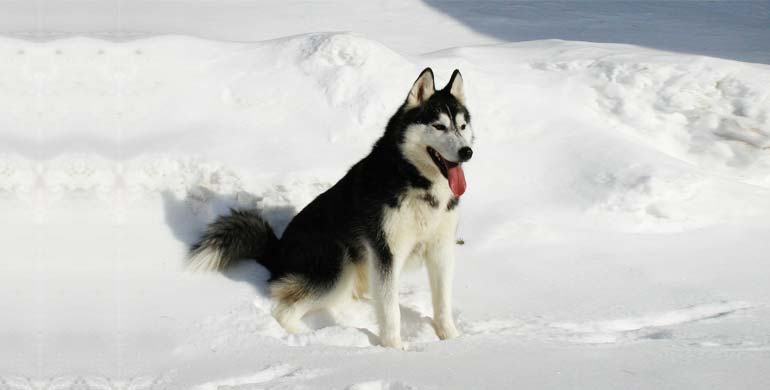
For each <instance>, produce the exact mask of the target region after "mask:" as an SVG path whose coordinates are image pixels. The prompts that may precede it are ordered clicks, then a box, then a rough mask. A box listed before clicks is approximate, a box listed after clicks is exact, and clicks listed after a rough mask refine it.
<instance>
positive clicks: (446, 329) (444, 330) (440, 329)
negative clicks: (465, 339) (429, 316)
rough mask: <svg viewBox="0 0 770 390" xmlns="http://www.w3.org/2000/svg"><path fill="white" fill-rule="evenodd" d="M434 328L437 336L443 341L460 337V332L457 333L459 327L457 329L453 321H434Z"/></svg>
mask: <svg viewBox="0 0 770 390" xmlns="http://www.w3.org/2000/svg"><path fill="white" fill-rule="evenodd" d="M433 327H434V328H435V329H436V336H438V338H439V339H441V340H449V339H453V338H455V337H457V336H459V335H460V332H459V331H457V327H455V324H454V322H452V321H443V322H437V321H433Z"/></svg>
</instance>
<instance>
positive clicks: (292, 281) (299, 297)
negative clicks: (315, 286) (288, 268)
mask: <svg viewBox="0 0 770 390" xmlns="http://www.w3.org/2000/svg"><path fill="white" fill-rule="evenodd" d="M270 295H272V297H273V299H275V300H276V301H278V304H277V305H276V306H275V308H274V309H273V313H272V314H273V317H275V319H276V320H277V321H278V323H279V324H281V326H282V327H283V328H284V329H286V331H287V332H289V333H299V332H301V331H303V330H304V329H305V326H304V325H303V324H302V321H301V320H302V317H303V316H304V315H305V314H306V313H307V312H308V311H310V310H312V309H313V308H314V307H315V306H316V305H315V300H316V299H315V296H314V294H313V292H312V291H311V289H310V288H309V285H308V283H307V282H306V280H305V279H304V278H302V277H300V276H295V275H288V276H285V277H283V278H281V279H279V280H276V281H274V282H272V283H271V284H270Z"/></svg>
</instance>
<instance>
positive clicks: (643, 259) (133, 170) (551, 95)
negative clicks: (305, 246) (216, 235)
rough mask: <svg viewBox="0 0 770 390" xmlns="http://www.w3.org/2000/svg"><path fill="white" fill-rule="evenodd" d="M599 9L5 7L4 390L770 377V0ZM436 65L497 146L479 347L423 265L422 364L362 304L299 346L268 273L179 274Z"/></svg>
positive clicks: (0, 155) (406, 316)
mask: <svg viewBox="0 0 770 390" xmlns="http://www.w3.org/2000/svg"><path fill="white" fill-rule="evenodd" d="M474 4H476V5H474ZM603 4H604V5H602V4H597V3H586V4H584V3H547V4H544V5H542V6H540V5H539V4H537V3H527V4H519V3H516V4H491V3H486V2H485V3H482V4H481V5H479V4H478V3H471V2H468V3H462V2H450V3H433V2H428V3H414V2H401V1H397V2H382V3H368V4H361V3H358V2H355V3H352V2H350V3H348V2H338V4H337V5H338V6H344V7H343V8H337V9H336V10H334V12H332V11H330V10H329V9H327V8H323V7H321V6H320V5H318V4H316V3H311V4H306V3H304V2H293V1H290V2H283V6H282V7H276V6H275V5H274V4H272V5H270V4H268V5H260V6H257V5H252V4H251V3H246V2H235V1H232V2H230V1H228V2H217V3H215V2H207V1H186V2H149V1H143V2H115V3H114V4H113V3H109V2H100V3H92V2H66V3H64V2H62V3H59V2H47V1H43V2H36V3H34V5H35V7H33V9H30V8H29V7H31V5H30V3H25V2H14V1H10V2H3V3H0V10H3V11H6V12H0V20H2V21H4V23H0V25H2V29H3V30H2V31H3V32H5V33H6V35H7V37H5V38H0V58H2V60H1V61H0V107H2V115H0V215H2V216H3V221H4V223H3V224H2V225H0V234H1V236H2V237H3V245H2V249H3V250H2V253H3V255H2V261H0V297H2V298H0V313H2V317H1V319H2V321H0V389H3V390H4V389H14V390H16V389H72V388H76V389H268V388H269V389H283V388H308V389H346V388H347V389H359V390H361V389H363V390H366V389H450V388H451V389H471V388H473V389H476V388H490V389H509V388H536V389H540V388H553V389H563V388H578V389H584V388H591V389H616V388H623V389H669V388H670V389H690V388H698V389H727V388H730V389H732V388H735V389H738V388H741V389H744V388H745V389H765V388H770V309H769V308H768V303H770V284H769V283H768V282H767V281H768V276H767V272H768V271H770V241H768V240H767V237H768V234H770V90H769V89H768V87H767V86H768V85H770V66H768V65H762V64H752V63H748V62H738V61H735V60H736V59H737V60H744V61H751V62H758V63H768V62H770V58H768V57H767V53H768V51H767V49H768V47H767V42H770V27H768V25H767V24H765V25H759V24H758V22H757V20H759V18H761V17H763V16H764V17H765V20H767V15H768V14H767V13H768V9H769V7H768V5H767V4H768V3H738V4H736V3H733V2H724V3H709V4H703V3H674V4H671V3H645V4H644V5H641V4H635V3H631V4H625V6H624V7H621V6H619V5H607V3H603ZM495 6H497V8H496V7H495ZM524 6H526V7H524ZM314 7H319V8H318V9H316V8H314ZM634 7H636V8H634ZM688 7H689V8H688ZM321 8H323V9H321ZM682 8H685V9H686V10H685V11H682ZM341 9H344V11H340V10H341ZM525 9H526V10H527V13H524V12H523V11H522V10H525ZM463 10H464V11H467V12H460V11H463ZM86 11H88V12H86ZM257 11H258V12H257ZM316 11H317V12H316ZM600 11H601V12H600ZM361 12H363V15H364V16H362V17H359V15H362V14H361ZM109 15H113V17H114V20H110V19H109V17H110V16H109ZM169 15H174V18H168V19H166V16H169ZM244 15H250V16H251V15H253V16H254V18H255V19H252V18H249V17H245V16H244ZM314 15H315V16H314ZM465 15H471V16H470V17H469V18H470V20H466V19H464V16H465ZM559 15H567V16H566V17H564V18H562V19H559V17H558V16H559ZM632 15H635V16H634V17H636V18H640V20H642V21H644V22H645V23H649V24H650V26H651V27H654V28H652V29H649V31H647V30H648V29H642V28H639V29H638V30H635V29H634V28H632V29H631V30H630V31H629V30H627V29H626V28H625V27H626V26H628V25H632V26H633V25H634V24H633V23H632V21H633V20H632V19H633V18H632ZM644 15H647V16H648V17H647V18H645V17H644ZM144 16H146V17H144ZM525 16H526V17H525ZM658 16H659V17H658ZM663 16H665V17H663ZM685 16H686V17H685ZM506 18H507V19H506ZM677 18H680V19H677ZM568 20H569V23H566V22H567V21H568ZM597 20H611V21H612V22H611V23H605V24H602V25H604V26H606V28H604V29H601V28H595V29H588V30H587V31H588V32H585V34H588V35H581V34H580V33H578V32H576V31H577V29H579V28H581V27H582V26H585V25H592V26H595V25H596V23H597ZM619 20H620V21H626V22H627V23H621V22H619ZM683 20H686V21H688V23H684V22H683V23H681V24H683V25H684V26H686V27H687V28H688V29H690V31H691V32H697V31H700V32H702V33H703V34H706V32H708V33H710V34H712V35H713V36H714V37H718V38H721V39H714V40H709V42H711V43H712V44H711V45H706V44H705V38H704V39H700V38H699V35H696V36H686V37H682V36H680V35H678V34H677V33H676V32H678V31H679V32H681V30H677V28H685V27H676V26H679V25H680V24H678V23H677V21H683ZM581 21H582V23H581ZM6 22H7V23H6ZM525 22H526V23H525ZM560 22H564V23H560ZM600 24H601V23H600ZM552 26H557V27H556V28H555V30H554V29H553V28H551V27H552ZM508 27H510V28H508ZM340 30H351V31H353V32H352V33H343V32H318V31H340ZM641 30H645V31H641ZM517 31H518V32H521V34H523V35H516V34H515V33H516V32H517ZM554 31H555V32H554ZM86 32H87V33H89V34H88V35H89V36H88V37H74V36H70V35H71V34H70V33H86ZM524 32H531V33H532V35H527V34H524ZM635 32H638V34H636V33H635ZM155 33H176V34H186V35H164V36H155V35H154V34H155ZM551 33H553V34H554V35H549V34H551ZM589 33H590V34H589ZM591 34H594V35H591ZM188 35H195V36H198V38H193V37H190V36H188ZM707 35H708V34H707ZM51 37H58V38H59V39H56V40H46V39H44V38H51ZM105 37H109V38H115V39H119V40H120V42H115V41H106V40H103V39H99V38H105ZM130 37H135V38H137V39H130V40H129V39H128V38H130ZM517 37H520V38H517ZM202 38H208V39H202ZM540 38H560V39H562V40H556V39H540ZM637 38H638V40H634V39H637ZM741 38H742V39H741ZM223 39H224V40H230V41H240V42H224V41H222V40H223ZM527 39H540V40H533V41H525V42H507V43H505V42H506V41H520V40H527ZM579 39H589V40H593V41H600V42H613V41H614V42H624V43H633V44H635V45H627V44H612V43H590V42H577V41H574V40H579ZM247 41H248V42H247ZM736 42H740V45H739V44H737V43H736ZM741 45H743V46H741ZM763 45H764V46H763ZM643 46H644V47H643ZM658 49H667V50H676V51H678V53H677V52H671V51H661V50H658ZM692 53H699V54H710V55H714V56H718V57H723V58H721V59H720V58H713V57H704V56H700V55H696V54H692ZM425 66H431V67H432V68H433V69H434V71H435V72H436V76H437V82H438V84H440V85H441V84H443V83H444V82H445V81H446V80H447V78H448V77H449V75H450V72H451V71H452V70H453V69H455V68H459V69H461V71H462V72H463V76H464V79H465V82H466V88H467V98H468V102H469V106H470V109H471V113H472V115H473V123H474V128H475V132H476V134H477V137H478V140H477V144H476V146H475V147H474V149H475V155H474V159H473V161H471V162H470V163H468V164H467V166H466V169H465V171H466V177H467V180H468V191H467V192H466V194H465V195H464V196H463V201H462V211H461V213H462V221H461V225H460V231H459V232H458V235H459V237H460V238H462V239H463V241H464V242H465V244H464V245H461V246H458V247H457V251H458V265H457V266H458V272H457V277H456V288H455V294H454V296H455V311H456V315H457V317H458V318H457V320H458V325H459V328H460V330H461V332H462V333H463V336H462V337H460V338H458V339H455V340H452V341H446V342H440V341H438V340H437V338H436V336H435V334H434V332H433V330H432V328H431V326H430V317H429V315H430V312H431V310H430V297H429V290H428V287H427V285H426V284H427V283H426V282H425V280H424V279H425V275H424V274H423V273H422V272H417V273H415V274H413V275H412V276H411V277H410V278H409V279H408V280H407V282H406V284H405V285H404V286H403V287H402V291H401V310H402V320H403V334H404V336H405V341H406V342H407V344H408V350H407V351H406V352H402V351H394V350H388V349H384V348H381V347H379V346H377V337H376V331H377V330H376V326H375V321H374V315H373V312H372V308H371V306H370V304H369V303H368V302H366V301H360V302H352V303H351V304H350V305H349V306H348V307H345V308H342V309H341V310H339V311H338V312H334V313H327V312H323V313H314V314H312V315H310V316H308V317H307V318H306V323H307V325H308V326H309V327H310V328H311V329H312V331H310V332H307V333H304V334H298V335H290V334H287V333H286V332H285V331H283V329H282V328H281V327H280V326H279V325H278V324H277V323H276V322H275V320H273V318H272V317H271V316H270V315H269V312H270V307H271V304H272V303H271V301H270V300H269V299H268V298H267V294H266V291H265V289H266V285H265V280H266V279H267V277H268V275H267V272H266V270H265V269H264V268H262V267H261V266H259V265H257V264H253V263H243V264H241V265H239V266H238V267H236V268H235V269H233V270H231V271H228V272H227V273H225V274H223V275H200V274H191V273H187V272H184V271H183V270H182V267H181V266H182V264H183V256H184V253H185V249H186V246H187V244H189V243H190V242H191V241H192V240H194V239H195V238H196V237H197V235H198V234H199V233H200V232H201V230H202V229H203V227H204V226H205V224H206V223H207V222H208V221H211V220H212V219H213V218H214V217H215V216H216V215H218V214H220V213H223V212H226V210H227V208H228V207H230V206H237V207H249V206H256V207H260V208H262V209H264V210H265V212H266V215H267V216H268V218H269V219H270V220H271V222H272V223H273V224H274V226H276V227H277V228H278V230H279V231H280V230H282V229H283V227H285V225H286V223H287V222H288V220H289V219H290V218H291V216H292V215H293V214H294V213H296V212H297V211H298V210H299V209H301V208H302V207H303V205H305V204H306V203H307V202H309V201H310V200H311V199H312V198H313V197H314V196H316V195H317V194H319V193H320V192H322V191H323V190H324V189H326V188H328V187H329V186H330V185H331V184H333V183H334V182H335V181H336V180H337V179H338V178H339V177H341V175H342V174H343V172H344V171H345V170H346V169H347V167H349V166H350V165H351V164H353V163H354V162H355V161H357V159H359V158H360V157H362V156H363V155H365V153H366V152H367V151H368V149H369V147H370V146H371V143H372V142H373V141H374V140H375V139H376V138H377V137H378V136H379V135H380V134H381V132H382V129H383V126H384V124H385V122H386V121H387V119H388V118H389V116H390V115H391V114H392V112H393V111H394V110H395V109H396V107H397V106H398V105H399V104H400V103H401V101H402V100H403V98H404V97H405V94H406V92H407V90H408V88H409V86H410V85H411V83H412V81H413V80H414V78H415V77H416V76H417V74H418V73H419V71H420V70H422V68H424V67H425Z"/></svg>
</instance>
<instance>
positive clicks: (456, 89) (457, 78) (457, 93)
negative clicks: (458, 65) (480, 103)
mask: <svg viewBox="0 0 770 390" xmlns="http://www.w3.org/2000/svg"><path fill="white" fill-rule="evenodd" d="M444 89H445V90H449V93H450V94H452V96H454V97H455V99H457V100H458V101H460V103H462V104H465V89H464V88H463V75H461V74H460V71H459V70H457V69H455V71H454V72H452V78H451V79H449V83H447V85H446V87H444Z"/></svg>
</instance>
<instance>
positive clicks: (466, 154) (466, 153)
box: [457, 146, 473, 162]
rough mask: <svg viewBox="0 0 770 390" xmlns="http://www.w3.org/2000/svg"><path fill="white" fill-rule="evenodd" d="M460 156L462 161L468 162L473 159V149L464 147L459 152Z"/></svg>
mask: <svg viewBox="0 0 770 390" xmlns="http://www.w3.org/2000/svg"><path fill="white" fill-rule="evenodd" d="M457 153H458V154H459V155H460V161H462V162H466V161H468V160H470V159H471V157H473V149H471V148H469V147H467V146H463V147H462V148H460V150H459V151H458V152H457Z"/></svg>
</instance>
